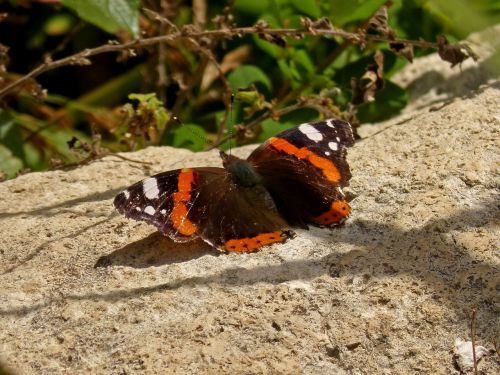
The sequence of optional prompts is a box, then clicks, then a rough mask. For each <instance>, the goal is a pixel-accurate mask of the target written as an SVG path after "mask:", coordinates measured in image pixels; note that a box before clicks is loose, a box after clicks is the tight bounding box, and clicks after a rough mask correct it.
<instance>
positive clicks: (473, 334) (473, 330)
mask: <svg viewBox="0 0 500 375" xmlns="http://www.w3.org/2000/svg"><path fill="white" fill-rule="evenodd" d="M475 323H476V309H472V317H471V319H470V337H471V342H472V361H473V363H474V375H477V361H476V338H475V337H476V327H475Z"/></svg>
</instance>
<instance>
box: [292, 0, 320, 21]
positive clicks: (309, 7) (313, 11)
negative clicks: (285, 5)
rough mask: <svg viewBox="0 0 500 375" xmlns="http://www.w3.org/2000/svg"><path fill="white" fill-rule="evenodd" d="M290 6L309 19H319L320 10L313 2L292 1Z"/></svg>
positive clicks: (310, 0) (311, 0)
mask: <svg viewBox="0 0 500 375" xmlns="http://www.w3.org/2000/svg"><path fill="white" fill-rule="evenodd" d="M292 5H293V6H294V7H295V9H297V10H298V11H299V12H301V13H303V14H305V15H307V16H309V17H314V18H319V17H321V9H320V7H319V6H318V4H317V2H316V1H315V0H292Z"/></svg>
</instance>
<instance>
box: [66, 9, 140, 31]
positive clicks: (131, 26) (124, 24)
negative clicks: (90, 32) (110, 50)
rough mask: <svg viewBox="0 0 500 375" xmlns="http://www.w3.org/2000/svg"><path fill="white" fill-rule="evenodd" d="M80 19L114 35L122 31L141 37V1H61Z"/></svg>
mask: <svg viewBox="0 0 500 375" xmlns="http://www.w3.org/2000/svg"><path fill="white" fill-rule="evenodd" d="M61 3H62V4H63V5H64V6H66V7H68V8H70V9H72V10H73V11H75V12H76V13H77V14H78V16H80V18H82V19H84V20H85V21H88V22H90V23H92V24H94V25H96V26H97V27H99V28H101V29H103V30H104V31H107V32H108V33H111V34H114V33H116V32H118V31H120V30H127V31H129V32H130V33H131V34H132V35H133V36H134V37H138V36H139V5H140V0H85V1H82V0H61Z"/></svg>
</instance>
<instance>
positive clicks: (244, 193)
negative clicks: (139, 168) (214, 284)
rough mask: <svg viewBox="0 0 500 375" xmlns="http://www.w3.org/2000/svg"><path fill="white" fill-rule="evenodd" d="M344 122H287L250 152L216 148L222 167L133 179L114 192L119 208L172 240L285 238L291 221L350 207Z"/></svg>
mask: <svg viewBox="0 0 500 375" xmlns="http://www.w3.org/2000/svg"><path fill="white" fill-rule="evenodd" d="M353 144H354V138H353V134H352V129H351V126H350V125H349V123H347V122H345V121H341V120H325V121H319V122H315V123H305V124H302V125H299V126H297V127H296V128H292V129H289V130H286V131H284V132H282V133H280V134H278V135H277V136H275V137H272V138H270V139H269V140H268V141H267V142H265V143H264V144H262V145H261V146H260V147H258V148H257V149H256V150H255V151H253V152H252V153H251V154H250V156H249V157H248V158H247V160H243V159H239V158H237V157H236V156H233V155H228V154H226V153H225V152H223V151H221V152H220V157H221V158H222V164H223V166H224V168H184V169H180V170H179V169H178V170H174V171H168V172H163V173H160V174H157V175H155V176H152V177H149V178H147V179H145V180H143V181H141V182H138V183H136V184H134V185H132V186H130V187H129V188H128V189H126V190H124V191H122V192H121V193H120V194H118V195H117V196H116V197H115V200H114V205H115V207H116V208H117V209H118V211H119V212H120V213H122V214H125V216H127V217H131V218H133V219H136V220H143V221H146V222H148V223H150V224H153V225H154V226H156V227H157V228H158V229H159V231H160V232H161V233H163V234H164V235H166V236H168V237H170V238H171V239H173V240H174V241H176V242H185V241H191V240H193V239H195V238H198V237H201V238H202V239H203V240H204V241H205V242H208V243H209V244H210V245H212V246H213V247H216V248H218V249H221V250H225V251H236V252H252V251H256V250H258V249H260V248H261V247H262V246H266V245H270V244H272V243H276V242H285V241H286V240H287V239H288V238H290V237H292V236H293V232H291V231H289V230H286V229H287V228H289V227H291V226H298V227H302V228H307V227H308V225H309V224H312V225H316V226H322V227H323V226H325V227H332V226H334V225H338V224H340V223H342V222H343V221H344V220H345V218H346V217H347V216H349V214H350V212H351V207H350V206H349V204H348V203H347V202H346V200H345V199H344V194H343V193H342V190H341V188H342V187H343V186H346V185H348V181H349V179H350V177H351V174H350V171H349V165H348V164H347V161H346V159H345V156H346V148H347V147H349V146H352V145H353Z"/></svg>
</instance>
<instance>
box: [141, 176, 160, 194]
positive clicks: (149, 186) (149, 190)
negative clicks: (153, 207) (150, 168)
mask: <svg viewBox="0 0 500 375" xmlns="http://www.w3.org/2000/svg"><path fill="white" fill-rule="evenodd" d="M142 188H143V190H144V195H145V196H146V198H148V199H156V198H158V197H159V196H160V190H159V189H158V183H157V181H156V178H154V177H150V178H147V179H145V180H144V182H143V183H142Z"/></svg>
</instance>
